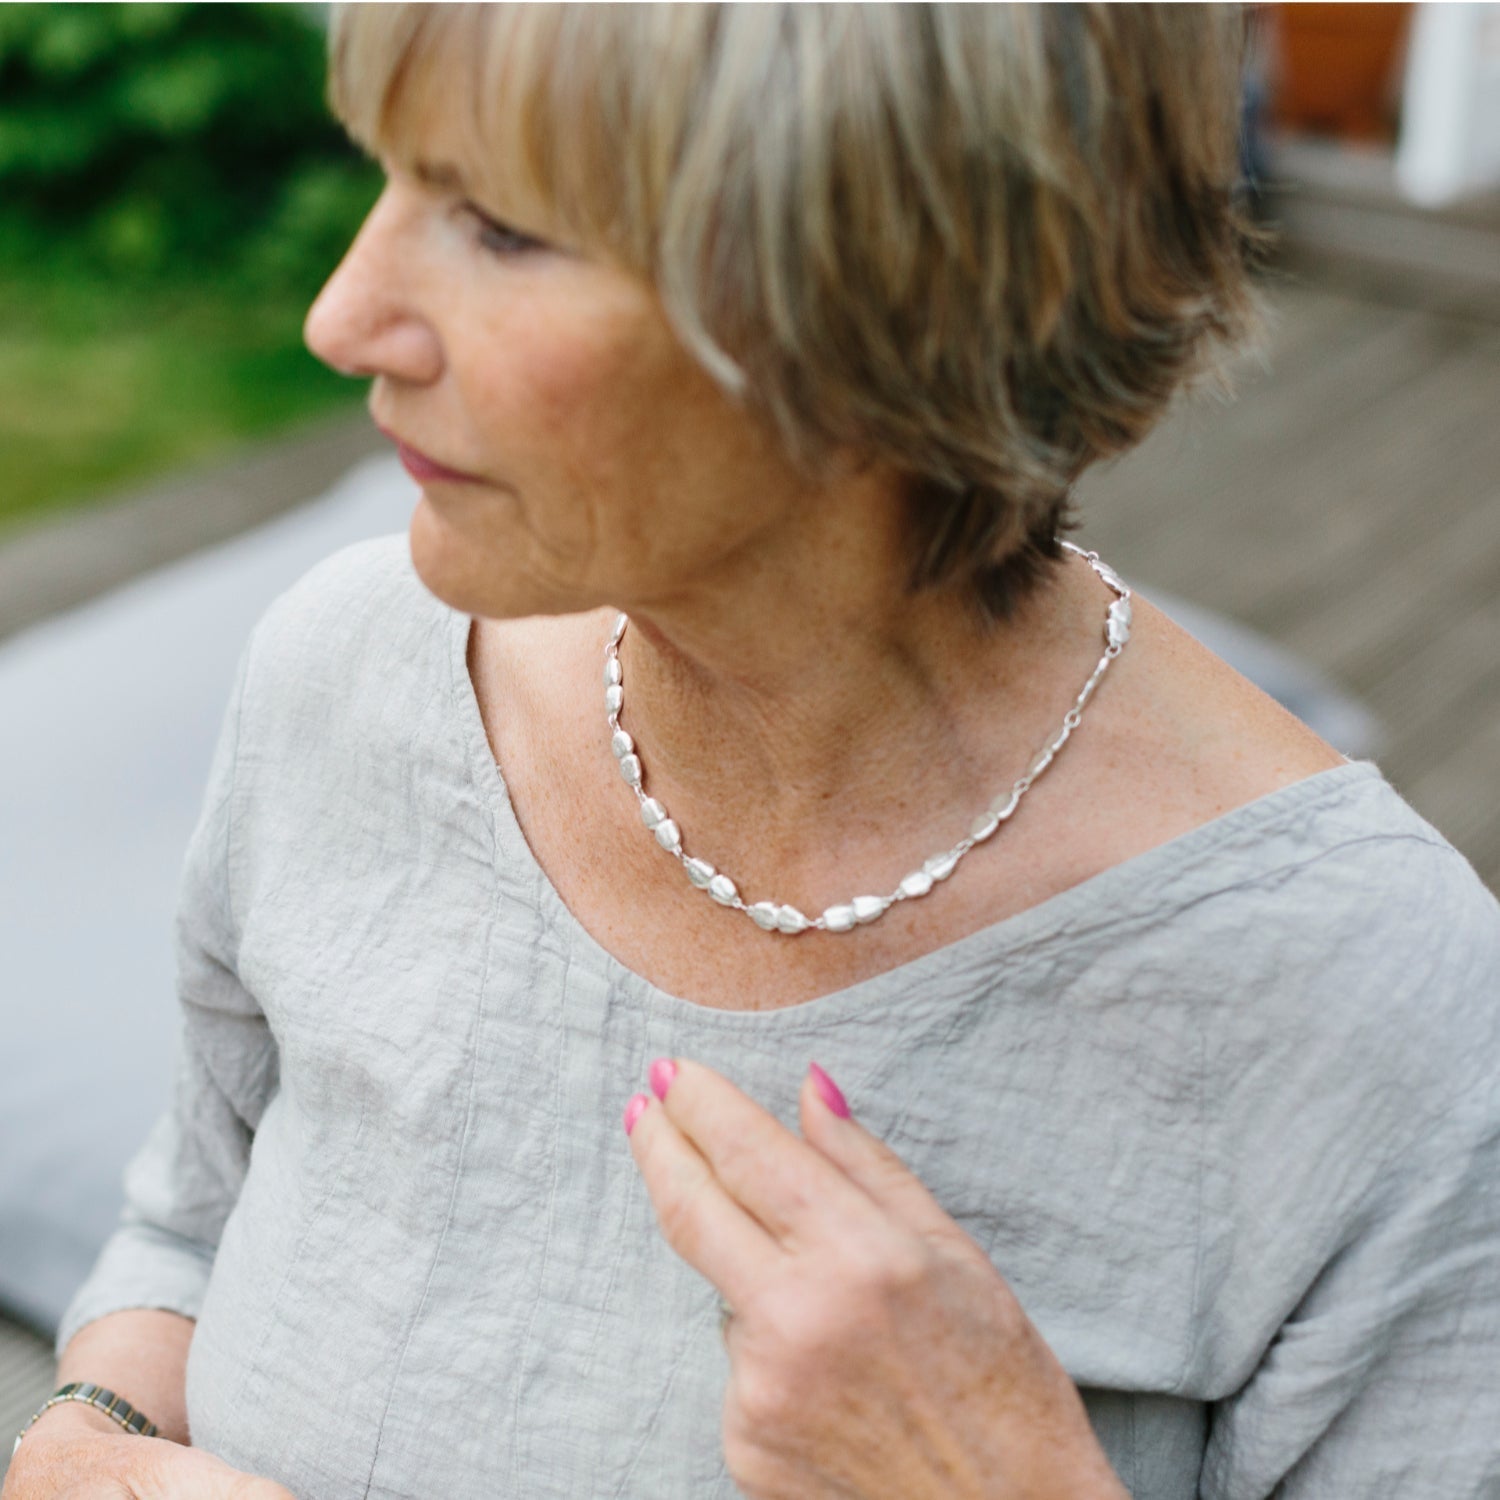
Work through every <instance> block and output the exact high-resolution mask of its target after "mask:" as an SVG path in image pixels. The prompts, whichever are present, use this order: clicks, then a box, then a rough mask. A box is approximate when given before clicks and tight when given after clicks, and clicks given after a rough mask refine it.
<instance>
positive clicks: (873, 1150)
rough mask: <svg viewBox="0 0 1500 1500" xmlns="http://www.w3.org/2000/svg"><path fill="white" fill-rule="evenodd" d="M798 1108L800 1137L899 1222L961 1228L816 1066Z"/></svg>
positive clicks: (929, 1230) (928, 1230) (930, 1228)
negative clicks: (854, 1113)
mask: <svg viewBox="0 0 1500 1500" xmlns="http://www.w3.org/2000/svg"><path fill="white" fill-rule="evenodd" d="M798 1104H799V1111H800V1116H801V1123H802V1138H803V1139H804V1140H805V1141H806V1142H807V1143H808V1145H809V1146H812V1147H813V1148H814V1149H815V1150H817V1151H819V1152H821V1153H822V1155H824V1156H826V1157H827V1158H828V1160H829V1161H831V1162H832V1163H833V1164H834V1166H836V1167H837V1168H838V1169H839V1170H840V1171H841V1172H842V1173H843V1174H844V1175H845V1176H846V1177H848V1178H850V1179H851V1180H852V1181H853V1182H854V1183H856V1184H857V1185H858V1186H859V1187H861V1188H863V1189H864V1191H865V1192H866V1193H868V1194H869V1195H870V1197H871V1198H873V1199H874V1200H875V1202H876V1203H877V1204H878V1205H879V1206H880V1207H881V1208H883V1209H884V1210H885V1211H886V1213H887V1214H889V1215H890V1217H891V1218H892V1219H894V1220H895V1221H896V1222H897V1223H899V1224H902V1225H904V1226H905V1227H906V1228H907V1229H910V1230H911V1231H913V1232H914V1233H916V1234H929V1235H931V1234H936V1235H947V1234H952V1233H953V1232H954V1231H955V1230H958V1225H957V1224H955V1223H954V1221H953V1220H952V1219H951V1218H950V1217H949V1216H948V1215H947V1214H945V1213H944V1212H943V1209H942V1206H941V1205H940V1204H939V1203H938V1201H937V1199H936V1198H934V1197H933V1196H932V1194H931V1193H929V1192H928V1191H927V1189H926V1188H925V1187H924V1186H923V1185H922V1181H921V1179H920V1178H918V1177H917V1176H916V1174H915V1173H913V1172H912V1170H911V1168H910V1167H908V1166H907V1165H906V1163H905V1162H904V1161H902V1160H901V1158H900V1157H899V1156H897V1155H896V1153H895V1152H894V1151H892V1150H891V1148H890V1147H889V1146H887V1145H886V1143H885V1142H884V1141H882V1140H881V1139H880V1138H879V1137H878V1136H875V1135H871V1133H870V1132H869V1131H868V1130H866V1129H865V1127H864V1126H863V1125H861V1124H860V1123H859V1122H858V1121H857V1120H856V1119H855V1118H854V1116H853V1114H852V1113H851V1111H850V1109H849V1103H848V1101H847V1100H846V1099H845V1098H844V1094H843V1090H841V1089H840V1088H839V1086H838V1085H837V1084H836V1083H835V1082H834V1081H833V1079H832V1078H830V1077H829V1076H828V1074H827V1073H825V1072H824V1071H823V1069H822V1068H820V1067H819V1066H818V1065H817V1063H812V1064H811V1065H810V1066H809V1067H808V1070H807V1077H806V1078H804V1079H803V1080H802V1094H801V1097H800V1099H799V1101H798ZM959 1232H960V1233H961V1232H962V1231H959Z"/></svg>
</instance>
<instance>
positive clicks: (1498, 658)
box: [1079, 261, 1500, 891]
mask: <svg viewBox="0 0 1500 1500" xmlns="http://www.w3.org/2000/svg"><path fill="white" fill-rule="evenodd" d="M1497 265H1500V261H1497ZM1273 288H1274V289H1273V296H1274V302H1275V308H1276V313H1277V325H1276V327H1275V329H1274V332H1273V334H1272V336H1271V338H1270V339H1269V340H1268V343H1267V347H1266V350H1265V353H1264V356H1263V358H1262V359H1261V360H1259V361H1242V362H1241V365H1240V367H1239V368H1240V372H1241V373H1240V375H1239V378H1238V387H1237V388H1238V397H1237V399H1236V400H1235V401H1234V402H1233V403H1232V404H1229V405H1224V404H1220V403H1217V402H1214V401H1213V400H1211V399H1209V398H1204V397H1198V398H1195V399H1194V400H1191V401H1188V402H1185V403H1183V405H1182V407H1181V409H1180V410H1179V411H1178V412H1176V413H1175V414H1174V415H1173V416H1172V417H1170V418H1169V419H1168V420H1167V422H1165V423H1164V424H1163V426H1162V427H1161V428H1159V429H1158V430H1157V431H1156V432H1155V433H1153V434H1152V436H1151V437H1150V438H1149V439H1148V440H1147V441H1146V443H1145V444H1143V445H1142V446H1141V447H1140V448H1138V449H1137V450H1136V451H1135V452H1133V453H1131V454H1128V455H1126V457H1125V458H1123V459H1121V460H1119V461H1117V462H1116V463H1115V464H1114V465H1112V466H1110V467H1108V468H1106V469H1100V470H1097V471H1095V472H1093V473H1091V474H1089V475H1087V476H1085V479H1084V482H1083V483H1082V484H1081V485H1080V486H1079V499H1080V509H1081V512H1082V515H1083V520H1084V526H1083V533H1082V535H1083V539H1084V540H1085V541H1086V542H1087V543H1088V544H1089V545H1091V546H1095V547H1097V548H1098V550H1099V551H1100V552H1101V553H1102V554H1103V555H1104V556H1105V557H1106V558H1108V559H1109V560H1110V561H1111V562H1113V563H1114V564H1115V566H1116V567H1117V568H1119V569H1120V571H1121V572H1122V573H1123V574H1125V576H1126V577H1127V578H1129V579H1130V580H1131V581H1132V582H1134V583H1136V584H1138V585H1139V586H1140V588H1141V591H1142V592H1143V593H1145V594H1146V595H1147V596H1148V597H1149V595H1150V592H1151V589H1152V587H1153V586H1155V587H1156V588H1159V589H1162V590H1164V591H1166V592H1170V593H1172V594H1176V595H1178V596H1179V597H1181V598H1185V599H1189V600H1192V601H1193V602H1194V603H1197V604H1202V605H1205V606H1207V607H1209V608H1212V609H1216V610H1218V611H1220V612H1222V613H1225V614H1228V615H1230V616H1233V617H1234V618H1236V619H1238V620H1241V621H1243V622H1245V623H1246V624H1248V625H1251V626H1253V627H1254V628H1255V629H1257V630H1259V631H1261V632H1263V633H1264V634H1265V635H1267V636H1268V637H1270V638H1271V639H1273V640H1275V641H1277V642H1279V643H1280V644H1281V645H1283V646H1285V647H1287V648H1288V649H1289V650H1291V651H1292V652H1294V653H1295V654H1296V655H1298V656H1299V657H1301V658H1303V659H1304V660H1306V661H1308V662H1311V663H1313V664H1314V665H1316V666H1318V667H1320V668H1322V669H1323V670H1325V671H1326V672H1327V673H1328V674H1329V675H1330V676H1332V677H1333V678H1335V679H1336V680H1337V681H1338V682H1340V683H1341V684H1342V685H1343V686H1344V687H1346V688H1348V689H1349V690H1351V691H1352V692H1353V693H1354V694H1355V695H1356V696H1357V697H1359V698H1360V699H1361V700H1362V701H1363V702H1364V703H1365V704H1366V705H1367V706H1368V707H1369V708H1370V709H1371V710H1372V711H1373V712H1374V713H1375V714H1376V715H1377V717H1378V718H1379V719H1380V720H1381V722H1382V725H1383V727H1384V730H1385V740H1384V744H1383V748H1382V750H1381V752H1380V753H1379V754H1378V755H1377V757H1376V758H1377V760H1378V762H1379V764H1380V766H1381V768H1382V770H1383V771H1384V772H1385V774H1386V776H1387V778H1388V779H1389V780H1390V781H1391V782H1392V783H1393V784H1394V785H1395V787H1396V788H1397V789H1398V790H1399V791H1400V792H1401V793H1402V794H1403V795H1404V796H1405V797H1406V798H1407V800H1408V801H1410V802H1411V803H1412V805H1413V806H1414V807H1415V808H1416V809H1417V810H1418V812H1420V813H1421V814H1422V815H1423V816H1424V817H1425V818H1427V819H1428V820H1429V821H1430V822H1432V823H1433V824H1435V825H1436V826H1437V828H1438V829H1440V830H1441V832H1442V833H1443V834H1444V835H1445V836H1446V837H1447V838H1448V839H1449V840H1450V841H1451V842H1452V843H1454V844H1455V845H1456V846H1457V847H1458V848H1459V849H1460V850H1462V851H1463V853H1464V854H1466V855H1467V856H1468V858H1469V860H1470V861H1471V862H1472V863H1473V864H1474V866H1475V868H1476V869H1477V870H1478V871H1479V873H1480V875H1481V876H1482V877H1483V878H1484V879H1485V880H1486V882H1487V883H1488V884H1489V886H1490V888H1491V889H1492V890H1495V891H1500V299H1497V298H1496V296H1495V295H1494V294H1493V292H1492V291H1489V292H1487V291H1483V290H1476V291H1475V292H1474V293H1473V294H1472V295H1469V296H1464V295H1457V296H1447V297H1436V296H1432V295H1430V289H1427V291H1428V293H1429V294H1428V295H1423V294H1422V289H1418V290H1417V291H1416V292H1415V293H1414V294H1413V295H1410V296H1403V295H1402V287H1401V285H1400V284H1397V285H1396V286H1395V287H1394V288H1392V287H1391V286H1390V285H1389V284H1386V285H1382V286H1380V287H1379V288H1377V289H1376V291H1375V292H1372V291H1370V290H1369V289H1365V290H1363V291H1361V290H1359V289H1351V288H1350V287H1349V286H1348V284H1347V281H1335V280H1333V279H1331V278H1330V277H1329V276H1328V275H1327V273H1326V272H1319V271H1314V270H1311V269H1304V270H1302V271H1301V272H1293V271H1287V270H1284V271H1282V272H1280V273H1278V277H1277V279H1276V281H1275V282H1274V283H1273Z"/></svg>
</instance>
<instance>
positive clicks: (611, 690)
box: [604, 542, 1130, 935]
mask: <svg viewBox="0 0 1500 1500" xmlns="http://www.w3.org/2000/svg"><path fill="white" fill-rule="evenodd" d="M1062 546H1064V547H1065V548H1067V550H1068V551H1069V552H1074V553H1077V555H1078V556H1079V557H1081V558H1083V559H1084V560H1085V561H1086V562H1087V563H1088V564H1089V566H1090V567H1091V568H1093V570H1094V572H1095V573H1097V574H1098V575H1099V577H1100V578H1101V579H1103V580H1104V582H1105V583H1106V584H1108V585H1109V587H1110V588H1111V589H1112V590H1113V591H1114V593H1115V596H1116V597H1115V598H1114V599H1113V600H1112V601H1111V603H1110V606H1109V611H1108V613H1107V614H1106V616H1105V620H1104V654H1103V655H1102V656H1101V657H1100V658H1099V661H1098V664H1097V665H1096V666H1095V668H1094V670H1093V671H1092V672H1091V673H1090V674H1089V679H1088V681H1087V682H1085V683H1084V685H1083V690H1082V691H1081V692H1080V693H1079V694H1078V696H1077V698H1075V699H1074V700H1073V706H1072V708H1070V709H1069V710H1068V711H1067V713H1065V714H1064V715H1063V721H1062V728H1061V729H1060V730H1058V732H1057V733H1056V734H1055V735H1054V736H1053V737H1052V739H1051V740H1049V741H1048V743H1047V744H1046V745H1044V746H1043V747H1042V749H1040V750H1039V751H1037V753H1036V754H1035V755H1034V756H1033V757H1032V760H1031V764H1030V765H1029V766H1027V768H1026V772H1025V774H1024V775H1023V776H1022V777H1021V778H1020V780H1018V781H1015V782H1013V783H1012V784H1011V786H1010V789H1009V790H1008V791H1004V792H1001V793H1000V795H999V796H997V797H996V798H995V799H994V801H992V802H991V803H990V805H989V807H988V808H986V809H985V811H984V812H982V813H980V814H979V816H978V817H976V818H975V819H974V821H973V823H972V824H971V825H970V827H969V833H968V836H967V837H966V838H962V839H960V840H959V841H958V843H956V844H955V845H954V846H953V847H952V848H951V849H945V850H943V851H942V852H941V853H940V854H934V855H932V856H931V858H929V859H926V860H924V861H923V862H922V864H921V865H920V866H919V867H918V868H917V869H915V870H913V871H912V872H911V874H909V875H907V876H905V877H904V878H903V879H902V881H901V883H900V884H899V885H898V886H897V887H896V889H895V890H894V891H892V892H891V893H890V894H889V895H886V896H855V897H854V898H853V900H851V901H847V902H840V903H838V904H836V905H834V906H830V907H829V908H828V909H827V910H826V911H825V912H823V914H822V915H821V916H817V917H808V916H804V915H803V914H802V913H801V912H800V911H798V910H797V908H796V907H795V906H788V905H787V904H786V903H785V902H780V901H755V902H751V903H749V904H748V905H747V904H746V902H745V901H744V900H743V899H742V898H741V896H740V893H739V889H738V888H737V887H736V885H735V883H734V881H733V880H731V879H730V878H729V876H727V875H725V874H723V873H722V872H721V871H719V870H716V869H715V868H714V867H713V866H712V865H711V864H709V862H708V861H707V860H706V859H698V858H695V857H694V856H693V855H690V854H689V853H688V852H687V850H686V849H685V848H684V847H683V843H682V830H681V829H680V828H679V827H678V826H677V824H676V822H675V821H674V820H673V818H672V817H671V816H670V815H669V814H668V812H667V810H666V808H665V807H663V806H662V805H661V803H660V802H658V801H657V800H656V798H655V797H649V796H647V795H646V786H645V781H646V771H645V767H644V766H642V764H641V757H640V754H639V753H638V751H637V750H636V746H635V741H634V740H633V739H632V738H631V737H630V733H629V731H628V730H625V729H622V728H621V727H620V711H621V710H622V709H623V708H624V706H625V673H624V669H623V668H622V667H621V665H620V642H621V641H622V640H623V639H624V636H625V628H626V626H627V625H629V624H630V620H629V617H628V616H626V615H623V614H622V615H620V616H619V617H618V618H617V619H616V620H615V628H614V631H613V633H612V634H611V635H610V638H609V643H608V644H607V645H606V646H605V648H604V707H605V711H606V713H607V714H608V717H609V735H610V748H611V749H612V750H613V751H614V753H615V759H616V761H617V762H618V764H619V767H620V775H621V776H622V777H623V778H624V779H625V784H626V785H627V786H628V787H629V788H630V789H631V790H632V791H633V792H634V793H635V795H636V800H637V802H639V804H640V812H641V822H642V823H644V824H645V825H646V827H647V828H648V829H650V831H651V832H652V833H653V834H654V835H655V836H656V842H657V843H658V844H659V845H660V846H661V848H662V849H663V850H665V851H666V853H668V854H670V855H671V856H672V857H673V858H674V859H676V860H677V861H679V862H680V863H681V865H682V868H683V870H684V872H685V873H686V875H687V878H688V880H689V881H690V882H691V883H692V884H693V885H694V886H696V887H697V888H698V889H699V890H701V891H707V893H708V894H709V896H710V897H711V898H712V899H713V900H714V901H717V902H718V903H719V905H720V906H724V907H728V908H730V909H731V910H733V911H742V912H744V914H745V915H746V916H747V917H749V918H750V920H751V921H752V922H754V923H755V925H756V926H757V927H759V928H760V929H761V931H762V932H777V933H786V934H789V935H790V934H794V933H798V932H808V931H811V930H812V929H814V928H816V929H817V930H818V931H819V932H848V931H850V930H851V929H852V928H854V927H858V926H862V925H863V924H865V923H867V922H873V921H875V920H876V919H877V918H879V917H883V916H884V915H885V914H886V912H888V911H889V910H890V909H891V908H892V907H893V906H894V905H895V904H896V903H897V902H898V901H914V900H915V899H916V898H917V897H918V896H925V895H926V894H927V893H928V892H929V891H930V890H931V889H932V888H933V886H934V885H936V884H937V883H938V881H940V880H946V879H947V878H948V877H949V876H950V875H951V874H952V873H953V871H954V870H955V869H956V868H957V867H958V862H959V860H961V859H962V858H963V857H964V855H966V854H967V853H968V852H969V850H970V849H972V848H974V847H975V846H976V845H978V844H982V843H984V841H985V840H986V839H988V838H992V837H993V836H994V834H995V832H996V831H997V830H998V829H999V827H1000V825H1001V824H1002V823H1005V822H1008V821H1009V820H1010V818H1012V817H1013V816H1014V815H1015V811H1016V808H1017V807H1019V806H1020V803H1021V798H1022V797H1024V796H1025V795H1026V793H1027V791H1028V790H1030V788H1031V786H1032V783H1033V782H1035V781H1036V779H1037V777H1038V776H1040V775H1041V774H1042V772H1043V771H1045V770H1046V769H1047V767H1048V766H1050V765H1051V764H1052V761H1053V758H1054V757H1055V756H1056V754H1057V752H1058V751H1059V750H1061V749H1062V747H1063V746H1064V745H1065V744H1066V743H1067V741H1068V736H1069V735H1071V734H1072V733H1073V731H1074V730H1075V729H1077V728H1078V725H1079V721H1080V720H1081V719H1082V717H1083V709H1084V705H1085V704H1086V703H1087V702H1088V701H1089V699H1090V698H1091V697H1092V696H1093V692H1094V689H1095V688H1096V687H1098V685H1099V679H1100V678H1101V677H1103V676H1104V673H1105V671H1106V669H1107V668H1108V667H1109V664H1110V662H1112V661H1113V660H1114V659H1115V658H1116V657H1117V656H1118V655H1119V654H1120V653H1121V652H1122V651H1123V650H1124V649H1125V643H1126V641H1128V640H1129V639H1130V590H1129V589H1128V588H1126V586H1125V585H1124V584H1123V583H1121V582H1120V577H1119V575H1118V574H1117V573H1116V572H1115V570H1114V569H1113V568H1111V567H1110V566H1109V564H1108V563H1103V562H1100V560H1099V554H1098V553H1096V552H1085V551H1084V549H1083V548H1082V547H1075V546H1074V545H1073V543H1072V542H1063V543H1062Z"/></svg>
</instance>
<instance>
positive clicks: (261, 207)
mask: <svg viewBox="0 0 1500 1500" xmlns="http://www.w3.org/2000/svg"><path fill="white" fill-rule="evenodd" d="M321 9H322V8H321V7H317V6H308V5H276V4H245V5H209V4H98V5H90V4H4V5H0V264H4V263H9V264H11V265H25V264H35V263H36V262H38V261H46V262H48V263H51V264H55V265H56V266H57V267H58V268H59V270H60V271H62V272H67V271H69V270H71V271H73V272H75V273H84V274H92V275H100V274H102V275H104V276H106V277H109V278H111V279H114V280H121V279H123V280H124V281H126V282H130V283H134V284H139V285H150V284H159V283H162V282H164V281H165V280H167V279H169V278H170V279H173V280H176V279H179V278H181V277H183V276H193V275H194V274H200V275H204V274H206V275H209V276H211V277H212V278H213V279H214V280H216V281H219V282H225V283H229V282H233V283H236V284H240V285H247V286H251V287H262V288H269V287H275V288H278V289H282V290H289V291H297V292H305V293H308V294H310V293H311V292H313V291H315V290H316V288H317V286H318V285H319V284H320V283H321V281H322V279H323V278H324V277H326V276H327V274H328V273H329V271H331V270H332V268H333V266H334V264H335V263H336V262H337V260H338V257H339V255H340V254H341V253H342V251H343V249H344V248H345V247H346V246H347V244H348V242H349V240H350V239H351V238H352V237H353V235H354V232H355V231H356V230H357V229H358V227H359V223H360V221H361V219H362V218H363V216H364V214H365V213H366V212H367V211H368V209H369V207H370V205H371V204H372V203H373V201H374V199H375V197H376V196H377V195H378V193H379V190H380V184H381V176H380V173H379V170H378V168H376V167H375V166H373V165H372V164H371V163H369V162H367V161H365V160H364V159H363V158H362V157H361V156H360V154H359V153H358V152H357V151H356V150H355V148H354V147H352V146H351V145H350V144H349V142H348V141H347V140H346V138H345V137H344V134H343V132H342V130H341V129H340V128H339V126H338V124H337V122H336V121H335V120H334V119H333V117H332V115H331V114H330V113H329V111H328V109H327V106H326V104H325V102H324V87H325V84H324V80H325V72H326V61H325V58H326V38H325V34H324V31H323V29H322V27H321V26H320V25H319V24H318V20H319V14H320V11H321Z"/></svg>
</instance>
